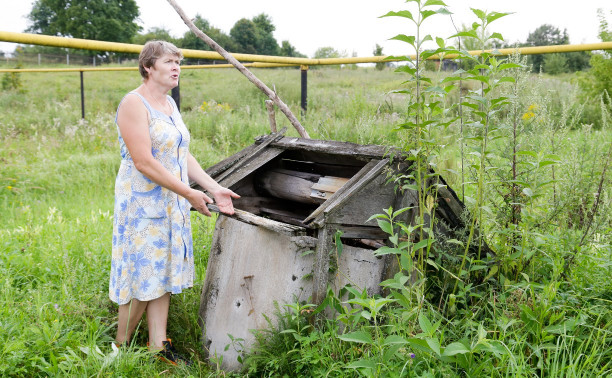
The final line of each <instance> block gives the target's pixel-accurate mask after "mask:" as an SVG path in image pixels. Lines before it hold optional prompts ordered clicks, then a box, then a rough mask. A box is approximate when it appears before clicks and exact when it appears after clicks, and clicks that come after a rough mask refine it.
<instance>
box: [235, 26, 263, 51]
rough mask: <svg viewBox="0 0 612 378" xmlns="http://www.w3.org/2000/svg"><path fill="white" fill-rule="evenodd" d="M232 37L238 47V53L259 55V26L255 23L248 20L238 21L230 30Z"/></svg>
mask: <svg viewBox="0 0 612 378" xmlns="http://www.w3.org/2000/svg"><path fill="white" fill-rule="evenodd" d="M230 36H231V37H232V39H233V40H234V42H235V43H236V45H237V47H238V50H236V52H239V53H244V54H257V37H258V35H257V26H255V23H254V22H253V21H251V20H247V19H246V18H241V19H240V20H238V21H236V23H235V24H234V27H232V29H231V30H230Z"/></svg>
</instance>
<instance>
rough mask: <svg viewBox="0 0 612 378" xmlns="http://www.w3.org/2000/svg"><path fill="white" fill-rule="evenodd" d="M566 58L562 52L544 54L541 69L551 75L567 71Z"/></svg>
mask: <svg viewBox="0 0 612 378" xmlns="http://www.w3.org/2000/svg"><path fill="white" fill-rule="evenodd" d="M568 70H569V68H568V64H567V59H566V58H565V57H564V56H563V54H558V53H557V54H546V56H545V57H544V62H543V65H542V71H544V72H546V73H547V74H551V75H558V74H562V73H565V72H568Z"/></svg>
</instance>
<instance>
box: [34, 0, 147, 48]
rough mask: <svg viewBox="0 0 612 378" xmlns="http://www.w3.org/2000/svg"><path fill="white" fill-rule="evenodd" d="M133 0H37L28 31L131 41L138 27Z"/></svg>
mask: <svg viewBox="0 0 612 378" xmlns="http://www.w3.org/2000/svg"><path fill="white" fill-rule="evenodd" d="M139 14H140V11H139V9H138V5H137V4H136V0H71V1H65V0H36V1H35V2H34V4H33V7H32V10H31V11H30V14H29V15H28V19H29V20H30V22H31V25H30V27H28V28H27V29H26V31H27V32H31V33H37V34H46V35H54V36H65V37H74V38H84V39H93V40H97V41H110V42H131V41H132V38H133V37H134V36H135V35H136V33H138V32H139V31H140V30H141V28H140V26H138V24H137V23H136V22H135V20H136V19H137V17H138V16H139Z"/></svg>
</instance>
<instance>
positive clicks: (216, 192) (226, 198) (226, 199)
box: [187, 153, 240, 215]
mask: <svg viewBox="0 0 612 378" xmlns="http://www.w3.org/2000/svg"><path fill="white" fill-rule="evenodd" d="M187 172H188V173H189V178H190V179H191V180H193V181H195V182H196V183H197V184H198V185H200V186H201V187H202V188H204V189H206V191H207V192H209V193H210V194H212V196H213V197H214V198H215V203H216V204H217V206H218V207H219V210H220V211H221V212H222V213H225V214H229V215H232V214H234V205H233V203H232V198H240V196H239V195H238V194H236V193H234V192H233V191H231V190H229V189H228V188H225V187H223V186H221V185H219V183H217V182H216V181H215V180H213V179H212V177H210V176H209V175H208V173H206V172H204V170H203V169H202V167H201V166H200V164H199V163H198V162H197V160H196V159H195V158H194V157H193V155H191V153H189V155H188V156H187Z"/></svg>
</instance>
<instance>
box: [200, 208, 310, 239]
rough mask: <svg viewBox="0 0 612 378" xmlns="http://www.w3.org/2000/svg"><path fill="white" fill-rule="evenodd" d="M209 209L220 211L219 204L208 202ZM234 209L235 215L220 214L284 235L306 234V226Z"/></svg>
mask: <svg viewBox="0 0 612 378" xmlns="http://www.w3.org/2000/svg"><path fill="white" fill-rule="evenodd" d="M208 209H209V210H210V211H213V212H215V213H220V212H219V208H218V207H217V205H214V204H208ZM234 211H235V213H234V214H233V215H227V214H223V213H220V214H222V215H223V216H226V217H230V218H233V219H237V220H239V221H241V222H244V223H247V224H250V225H253V226H259V227H263V228H265V229H268V230H270V231H274V232H278V233H280V234H283V235H289V236H297V235H305V234H306V229H305V228H304V227H299V226H294V225H289V224H285V223H281V222H277V221H274V220H271V219H267V218H262V217H259V216H257V215H254V214H251V213H249V212H246V211H242V210H239V209H235V210H234Z"/></svg>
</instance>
